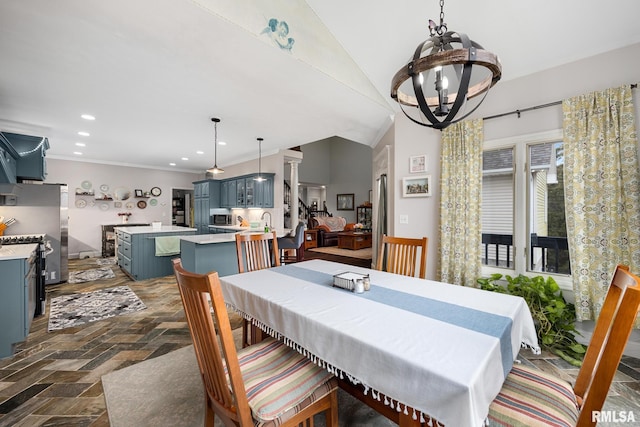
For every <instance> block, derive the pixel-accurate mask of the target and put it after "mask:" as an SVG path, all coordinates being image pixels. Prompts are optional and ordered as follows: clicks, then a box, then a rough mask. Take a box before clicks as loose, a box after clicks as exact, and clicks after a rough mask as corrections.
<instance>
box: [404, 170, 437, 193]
mask: <svg viewBox="0 0 640 427" xmlns="http://www.w3.org/2000/svg"><path fill="white" fill-rule="evenodd" d="M428 196H431V175H419V176H410V177H406V178H402V197H428Z"/></svg>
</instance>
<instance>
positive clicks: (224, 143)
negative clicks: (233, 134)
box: [218, 141, 227, 145]
mask: <svg viewBox="0 0 640 427" xmlns="http://www.w3.org/2000/svg"><path fill="white" fill-rule="evenodd" d="M218 145H227V143H226V142H224V141H218Z"/></svg>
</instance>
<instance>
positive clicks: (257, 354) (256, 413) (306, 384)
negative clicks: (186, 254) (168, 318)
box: [173, 258, 338, 427]
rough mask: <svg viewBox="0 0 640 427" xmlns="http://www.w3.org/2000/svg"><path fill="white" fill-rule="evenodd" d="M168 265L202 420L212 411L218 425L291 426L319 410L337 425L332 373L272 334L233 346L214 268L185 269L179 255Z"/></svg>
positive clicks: (211, 419) (207, 422)
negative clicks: (194, 365) (196, 374)
mask: <svg viewBox="0 0 640 427" xmlns="http://www.w3.org/2000/svg"><path fill="white" fill-rule="evenodd" d="M173 270H174V272H175V276H176V280H177V282H178V289H179V290H180V296H181V297H182V304H183V305H184V312H185V315H186V318H187V323H188V324H189V331H190V332H191V339H192V341H193V348H194V350H195V354H196V359H197V361H198V367H199V369H200V374H201V377H202V382H203V385H204V391H205V404H206V406H205V426H208V427H213V425H214V419H215V416H216V415H217V416H218V417H220V419H221V421H222V422H223V423H224V425H236V426H242V427H253V426H254V425H263V424H265V423H266V424H269V425H275V426H279V425H281V426H296V425H298V424H299V423H302V422H305V421H309V420H312V419H313V416H314V415H315V414H319V413H321V412H324V413H325V416H326V422H327V426H333V427H337V425H338V397H337V380H336V378H335V377H334V376H333V375H331V374H330V373H329V372H327V371H326V370H324V369H322V368H320V367H319V366H317V365H315V364H314V363H312V362H311V361H310V360H309V359H307V358H306V357H304V356H303V355H301V354H300V353H298V352H297V351H295V350H293V349H291V348H290V347H287V346H286V345H284V344H283V343H282V342H280V341H277V340H275V339H273V338H269V339H266V340H264V341H262V342H261V343H259V344H256V345H254V346H251V347H246V348H243V349H241V350H238V351H237V350H236V347H235V344H234V341H233V334H232V332H231V324H230V323H229V317H228V313H227V309H226V307H225V302H224V297H223V295H222V288H221V286H220V280H219V278H218V273H216V272H210V273H208V274H195V273H190V272H188V271H186V270H185V269H184V268H182V264H181V261H180V258H177V259H174V260H173ZM274 361H277V362H278V363H274ZM311 424H312V423H311Z"/></svg>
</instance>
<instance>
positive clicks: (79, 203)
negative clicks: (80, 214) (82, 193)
mask: <svg viewBox="0 0 640 427" xmlns="http://www.w3.org/2000/svg"><path fill="white" fill-rule="evenodd" d="M85 206H87V201H86V200H84V199H78V200H76V208H79V209H82V208H84V207H85Z"/></svg>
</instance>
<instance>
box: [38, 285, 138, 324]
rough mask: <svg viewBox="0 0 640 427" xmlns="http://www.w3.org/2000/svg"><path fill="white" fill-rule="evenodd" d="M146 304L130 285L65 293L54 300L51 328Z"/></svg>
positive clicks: (124, 312)
mask: <svg viewBox="0 0 640 427" xmlns="http://www.w3.org/2000/svg"><path fill="white" fill-rule="evenodd" d="M145 308H147V306H145V305H144V303H143V302H142V301H141V300H140V298H138V296H137V295H136V294H135V293H134V292H133V291H132V290H131V289H130V288H129V287H128V286H116V287H114V288H108V289H102V290H99V291H93V292H82V293H77V294H71V295H62V296H59V297H55V298H53V299H52V300H51V305H50V307H49V313H50V314H49V331H55V330H58V329H64V328H71V327H73V326H78V325H82V324H85V323H89V322H96V321H98V320H102V319H108V318H110V317H115V316H119V315H121V314H126V313H133V312H135V311H140V310H144V309H145Z"/></svg>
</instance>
